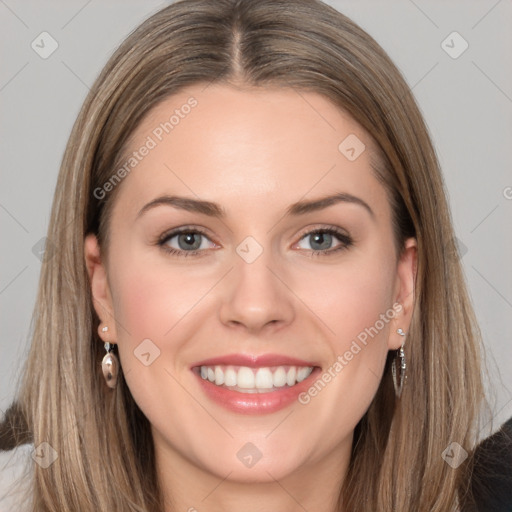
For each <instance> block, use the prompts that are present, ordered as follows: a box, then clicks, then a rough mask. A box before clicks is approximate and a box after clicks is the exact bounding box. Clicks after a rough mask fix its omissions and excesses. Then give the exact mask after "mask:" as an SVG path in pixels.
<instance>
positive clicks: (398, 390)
mask: <svg viewBox="0 0 512 512" xmlns="http://www.w3.org/2000/svg"><path fill="white" fill-rule="evenodd" d="M396 332H397V333H398V334H400V336H403V337H405V332H404V331H403V330H402V329H398V330H397V331H396ZM404 344H405V339H404V341H403V343H402V346H401V347H400V348H399V349H398V358H399V359H400V376H399V377H398V378H397V375H396V374H397V370H396V359H397V358H395V359H393V362H392V363H391V373H392V374H393V385H394V386H395V394H396V396H397V397H398V398H400V396H401V395H402V389H403V387H404V381H405V379H406V378H407V376H406V375H405V370H406V368H407V365H406V364H405V352H404Z"/></svg>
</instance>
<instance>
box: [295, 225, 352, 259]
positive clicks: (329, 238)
mask: <svg viewBox="0 0 512 512" xmlns="http://www.w3.org/2000/svg"><path fill="white" fill-rule="evenodd" d="M308 237H309V239H310V244H311V247H312V249H311V250H312V256H320V255H324V256H329V255H331V254H332V253H336V252H338V251H342V250H345V249H348V248H349V247H350V246H351V245H352V244H353V240H352V238H351V237H350V236H349V235H347V234H346V233H343V232H342V231H340V230H338V229H336V228H332V227H329V228H319V229H315V230H313V231H309V232H308V233H306V234H305V235H304V236H303V237H302V238H301V241H302V240H306V239H308ZM335 239H338V241H339V242H340V244H339V245H338V246H337V247H335V248H331V245H332V244H333V242H334V240H335ZM299 243H300V242H299ZM306 249H307V248H306Z"/></svg>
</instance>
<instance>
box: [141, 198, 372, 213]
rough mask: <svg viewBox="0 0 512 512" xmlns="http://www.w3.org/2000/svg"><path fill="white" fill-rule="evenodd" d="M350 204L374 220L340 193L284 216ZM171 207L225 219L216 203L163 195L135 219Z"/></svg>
mask: <svg viewBox="0 0 512 512" xmlns="http://www.w3.org/2000/svg"><path fill="white" fill-rule="evenodd" d="M340 202H341V203H352V204H357V205H359V206H362V207H363V208H364V209H365V210H366V211H367V212H368V213H369V214H370V216H371V217H372V218H373V219H375V213H374V212H373V210H372V209H371V208H370V206H369V205H368V203H366V202H365V201H363V200H362V199H361V198H359V197H357V196H354V195H352V194H347V193H345V192H340V193H337V194H334V195H330V196H325V197H321V198H318V199H313V200H311V201H298V202H297V203H294V204H292V205H290V206H289V207H288V208H287V210H286V213H285V216H292V217H296V216H299V215H305V214H308V213H312V212H316V211H319V210H323V209H325V208H327V207H329V206H332V205H334V204H337V203H340ZM164 205H166V206H173V207H174V208H179V209H181V210H186V211H189V212H194V213H201V214H203V215H207V216H209V217H215V218H219V219H225V218H226V210H225V209H224V208H223V207H222V206H220V205H219V204H217V203H212V202H210V201H203V200H200V199H193V198H190V197H182V196H169V195H164V196H160V197H157V198H156V199H153V200H152V201H150V202H149V203H147V204H145V205H144V206H143V207H142V208H141V209H140V211H139V213H138V214H137V218H139V217H140V216H141V215H143V214H144V213H146V212H147V211H148V210H151V209H153V208H156V207H157V206H164Z"/></svg>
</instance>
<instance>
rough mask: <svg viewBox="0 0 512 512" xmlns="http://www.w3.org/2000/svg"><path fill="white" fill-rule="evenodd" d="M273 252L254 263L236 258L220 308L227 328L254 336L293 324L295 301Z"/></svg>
mask: <svg viewBox="0 0 512 512" xmlns="http://www.w3.org/2000/svg"><path fill="white" fill-rule="evenodd" d="M270 252H271V251H267V250H264V251H263V253H262V254H261V255H260V256H259V257H258V258H257V259H256V260H255V261H253V262H252V263H247V262H246V261H244V260H243V259H242V258H240V257H238V256H236V259H235V265H234V268H233V270H232V271H231V272H229V274H228V275H227V276H226V282H225V287H226V290H225V293H224V294H223V295H224V301H223V303H222V305H221V308H220V320H221V321H222V323H224V324H225V325H227V326H229V327H231V328H233V327H237V328H243V329H245V330H246V331H248V332H250V333H251V334H255V333H258V332H260V331H261V330H264V329H271V328H272V327H270V326H273V327H274V329H280V328H282V327H283V326H285V325H288V324H290V323H291V322H293V319H294V318H295V305H294V302H293V301H294V300H296V299H295V296H294V294H293V292H292V291H291V289H290V288H289V287H288V286H287V284H286V281H287V279H286V272H285V271H284V270H283V269H282V268H281V267H280V266H279V265H278V264H276V262H275V261H274V262H273V261H272V257H271V254H270Z"/></svg>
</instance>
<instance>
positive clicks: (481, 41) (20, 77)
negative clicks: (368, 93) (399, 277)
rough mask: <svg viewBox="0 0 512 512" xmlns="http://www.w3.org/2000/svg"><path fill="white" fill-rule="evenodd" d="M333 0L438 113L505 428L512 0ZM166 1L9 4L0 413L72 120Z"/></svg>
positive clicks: (439, 144)
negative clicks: (38, 46)
mask: <svg viewBox="0 0 512 512" xmlns="http://www.w3.org/2000/svg"><path fill="white" fill-rule="evenodd" d="M327 3H329V4H330V5H332V6H334V7H335V8H337V9H338V10H340V11H341V12H343V13H345V14H347V15H348V16H349V17H351V18H352V19H353V20H354V21H356V22H357V23H359V24H360V25H361V26H362V27H363V28H364V29H365V30H367V31H368V32H369V33H370V34H371V35H372V36H373V37H374V38H375V39H376V40H377V41H378V42H379V43H380V44H381V45H382V46H383V47H384V49H385V50H386V51H387V52H388V53H389V55H390V56H391V58H392V59H393V60H394V61H395V63H396V64H397V65H398V67H399V68H400V69H401V71H402V72H403V73H404V75H405V77H406V80H407V81H408V83H409V84H410V86H411V87H412V88H413V91H414V94H415V96H416V98H417V100H418V102H419V104H420V107H421V109H422V111H423V113H424V116H425V118H426V121H427V124H428V126H429V129H430V131H431V135H432V138H433V141H434V144H435V145H436V148H437V151H438V155H439V158H440V161H441V165H442V168H443V172H444V177H445V181H446V185H447V190H448V193H449V199H450V204H451V208H452V214H453V220H454V224H455V229H456V233H457V238H458V240H459V244H460V248H461V254H462V263H463V266H464V269H465V273H466V277H467V281H468V285H469V289H470V293H471V296H472V300H473V303H474V307H475V310H476V313H477V317H478V320H479V322H480V327H481V330H482V334H483V338H484V342H485V346H486V352H487V365H488V369H489V373H490V377H491V384H490V386H489V390H490V392H491V399H492V398H493V396H494V400H493V401H492V407H493V415H494V428H496V427H497V426H498V425H499V424H500V423H502V422H503V421H505V420H506V419H507V418H509V417H510V416H512V391H511V390H512V372H511V371H510V370H511V366H512V364H511V361H512V343H511V341H512V321H511V319H512V272H511V267H512V265H511V263H512V236H511V233H512V229H511V228H512V188H510V187H512V172H511V163H512V144H511V141H512V138H511V136H512V69H511V66H510V62H512V59H511V56H512V51H511V49H512V44H511V43H512V31H511V30H510V27H512V2H511V1H510V0H500V1H496V0H491V1H484V0H478V1H468V0H457V1H432V0H429V1H427V0H414V1H412V0H392V1H375V0H374V1H369V0H357V1H354V0H351V1H347V0H344V1H333V0H331V1H328V2H327ZM165 4H166V2H157V1H154V0H153V1H144V2H143V1H137V2H135V1H122V2H121V1H109V2H106V1H102V2H100V0H90V1H83V0H80V1H75V0H72V1H63V0H62V1H53V2H52V1H46V2H44V4H43V3H42V2H36V1H34V0H32V1H26V0H24V1H21V0H0V52H1V59H0V63H1V64H0V109H1V110H0V120H1V122H0V158H1V166H0V172H1V182H0V183H1V187H0V227H1V238H0V239H1V242H2V246H1V265H0V314H1V317H0V322H1V323H0V325H1V335H0V413H1V412H2V411H3V410H5V408H6V407H7V406H8V405H9V403H10V401H11V400H12V398H13V395H14V392H15V386H16V380H17V378H18V376H19V370H20V365H21V363H22V361H23V359H24V357H25V355H26V352H27V349H28V342H29V335H30V327H31V326H30V319H31V314H32V309H33V306H34V301H35V296H36V290H37V283H38V279H39V271H40V260H39V259H38V257H37V256H36V254H34V252H33V248H34V246H36V248H37V244H38V242H39V241H40V240H41V239H42V238H43V237H44V236H45V234H46V229H47V225H48V219H49V212H50V206H51V201H52V197H53V191H54V187H55V182H56V177H57V173H58V169H59V164H60V160H61V158H62V154H63V151H64V147H65V144H66V141H67V138H68V136H69V133H70V130H71V127H72V124H73V122H74V120H75V118H76V115H77V114H78V110H79V108H80V106H81V103H82V101H83V100H84V98H85V95H86V93H87V91H88V88H89V86H90V85H91V84H92V83H93V81H94V79H95V78H96V76H97V74H98V73H99V71H100V69H101V68H102V67H103V65H104V63H105V62H106V60H107V58H108V57H109V55H110V54H111V52H112V51H113V50H114V49H115V47H116V46H117V45H118V44H119V43H120V42H121V41H122V39H123V38H124V37H125V36H126V35H127V34H128V33H129V32H130V31H131V30H132V29H133V28H134V27H135V26H137V25H138V24H139V23H140V22H141V21H142V20H143V19H145V18H146V17H147V16H149V15H150V14H152V13H154V12H155V11H157V10H158V9H159V8H161V7H163V6H164V5H165ZM43 31H46V32H48V33H50V34H51V36H52V37H53V38H54V39H55V40H56V41H57V42H58V45H59V46H58V48H57V50H56V51H55V52H54V53H53V54H52V55H51V56H50V57H48V58H47V59H42V58H41V57H40V56H39V55H38V54H37V53H36V52H35V51H34V50H33V49H32V48H31V43H32V41H34V40H35V39H36V38H37V37H38V36H39V34H41V32H43ZM453 31H457V32H458V33H459V34H461V36H462V37H463V38H464V39H465V40H466V41H467V42H468V44H469V48H468V49H467V50H466V51H465V52H464V53H463V54H462V55H460V56H459V57H458V58H456V59H454V58H452V57H450V56H449V55H448V54H447V53H446V52H445V51H444V49H443V47H442V46H441V44H442V42H443V41H444V40H445V39H446V38H447V36H448V35H449V34H451V33H452V32H453ZM448 44H450V45H454V48H455V50H456V49H457V48H460V46H459V42H454V43H451V41H450V39H448ZM507 187H508V188H507ZM507 195H508V198H507V197H506V196H507Z"/></svg>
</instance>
